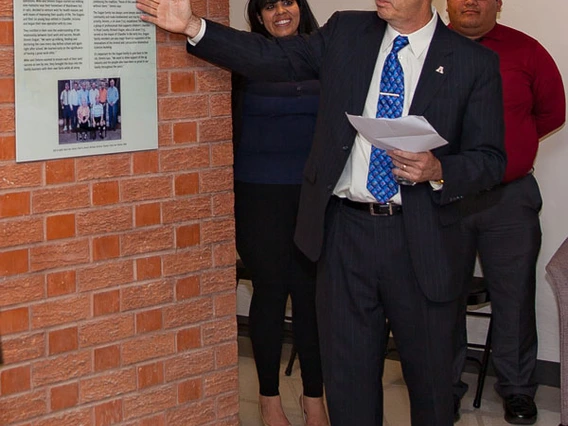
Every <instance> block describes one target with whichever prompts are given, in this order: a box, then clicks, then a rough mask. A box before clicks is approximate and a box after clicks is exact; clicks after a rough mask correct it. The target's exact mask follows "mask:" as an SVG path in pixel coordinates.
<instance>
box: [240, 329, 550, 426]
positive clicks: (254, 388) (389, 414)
mask: <svg viewBox="0 0 568 426" xmlns="http://www.w3.org/2000/svg"><path fill="white" fill-rule="evenodd" d="M289 353H290V345H284V349H283V354H282V377H281V381H280V393H281V397H282V401H283V406H284V411H285V412H286V415H287V416H288V419H289V420H290V421H291V422H292V425H293V426H300V425H303V420H302V417H301V416H300V407H299V404H298V396H299V395H300V393H301V391H302V382H301V379H300V374H299V368H298V363H297V361H296V363H295V364H294V370H293V372H292V376H290V377H286V376H285V375H284V373H283V372H284V368H285V365H286V363H287V361H288V357H289ZM239 373H240V375H239V385H240V402H241V404H240V405H241V406H240V418H241V425H242V426H262V423H261V421H260V418H259V415H258V382H257V378H256V372H255V368H254V360H253V358H252V351H251V349H250V341H249V339H248V338H245V337H240V338H239ZM475 377H476V376H475V375H474V374H467V373H466V374H464V380H465V381H466V382H467V383H468V384H469V385H470V391H469V392H468V394H467V395H466V396H465V398H464V399H463V400H462V409H461V413H462V417H461V420H460V421H459V422H458V423H456V425H457V426H502V425H503V426H505V425H508V423H507V422H505V420H503V408H502V403H501V399H500V398H499V397H498V395H497V394H496V393H495V391H494V390H493V383H494V382H495V379H494V378H493V377H488V378H487V381H486V383H485V390H484V393H483V400H482V402H481V408H479V409H474V408H473V406H472V402H473V391H472V389H475ZM384 393H385V422H384V426H410V416H409V408H408V394H407V392H406V386H405V384H404V381H403V379H402V374H401V370H400V363H399V362H398V361H391V360H387V361H386V366H385V374H384ZM536 403H537V405H538V408H539V417H538V421H537V423H536V425H537V426H557V425H558V424H559V423H560V390H559V389H558V388H552V387H548V386H541V387H540V388H539V390H538V393H537V396H536ZM343 426H346V425H343ZM349 426H351V425H349ZM353 426H356V425H353Z"/></svg>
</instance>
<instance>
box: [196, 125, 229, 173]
mask: <svg viewBox="0 0 568 426" xmlns="http://www.w3.org/2000/svg"><path fill="white" fill-rule="evenodd" d="M231 126H232V121H231V118H230V117H220V118H211V119H209V120H203V121H201V122H200V123H199V141H200V142H218V141H230V140H231V138H232V127H231ZM230 164H232V163H230Z"/></svg>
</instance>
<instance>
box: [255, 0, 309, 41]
mask: <svg viewBox="0 0 568 426" xmlns="http://www.w3.org/2000/svg"><path fill="white" fill-rule="evenodd" d="M259 19H260V22H261V23H262V25H264V28H266V31H268V32H269V33H270V34H271V35H272V36H273V37H286V36H290V35H295V34H298V26H299V25H300V8H299V6H298V3H296V1H295V0H278V1H274V2H271V1H269V2H268V3H266V5H265V6H264V7H263V8H262V11H261V13H260V16H259Z"/></svg>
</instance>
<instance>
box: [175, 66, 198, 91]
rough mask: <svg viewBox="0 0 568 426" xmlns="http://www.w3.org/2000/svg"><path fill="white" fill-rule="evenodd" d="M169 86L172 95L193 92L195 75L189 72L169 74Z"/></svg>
mask: <svg viewBox="0 0 568 426" xmlns="http://www.w3.org/2000/svg"><path fill="white" fill-rule="evenodd" d="M170 86H171V90H172V92H173V93H187V92H195V74H194V73H193V72H191V71H179V72H175V71H174V72H172V73H170Z"/></svg>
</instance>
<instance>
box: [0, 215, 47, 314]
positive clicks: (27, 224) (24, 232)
mask: <svg viewBox="0 0 568 426" xmlns="http://www.w3.org/2000/svg"><path fill="white" fill-rule="evenodd" d="M41 241H43V221H42V220H41V219H37V218H34V219H30V218H19V219H16V220H10V221H2V222H0V248H7V247H10V248H13V247H15V246H19V245H23V244H32V243H38V242H41ZM0 303H1V302H0Z"/></svg>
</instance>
